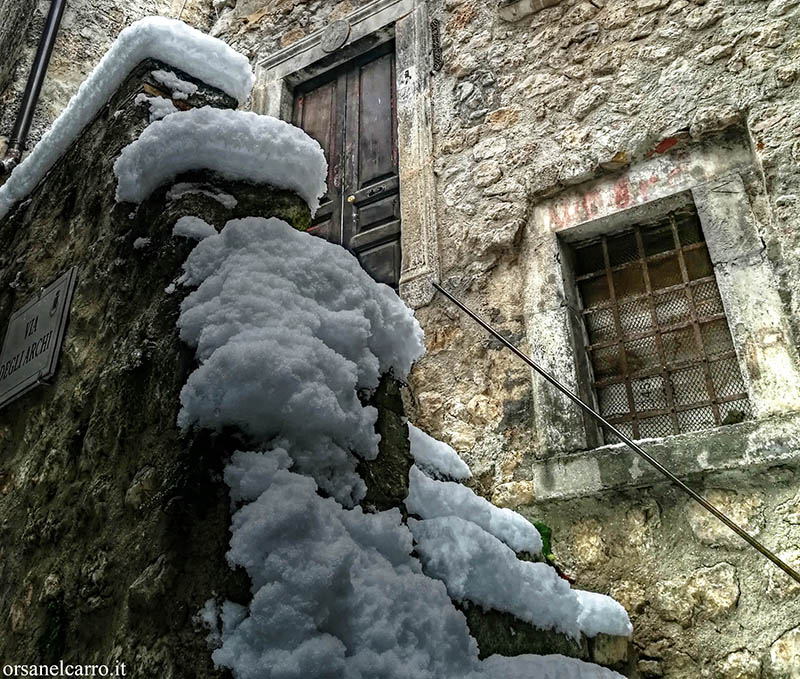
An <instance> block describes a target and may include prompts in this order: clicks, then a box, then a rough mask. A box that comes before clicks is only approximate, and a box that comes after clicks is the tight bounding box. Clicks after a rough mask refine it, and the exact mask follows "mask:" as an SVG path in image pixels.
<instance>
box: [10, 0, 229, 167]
mask: <svg viewBox="0 0 800 679" xmlns="http://www.w3.org/2000/svg"><path fill="white" fill-rule="evenodd" d="M48 9H49V2H45V3H35V2H29V1H26V2H17V0H3V2H2V3H0V16H2V17H3V23H2V26H0V152H2V151H3V150H4V149H5V144H6V142H7V141H8V135H9V134H10V132H11V127H12V125H13V124H14V119H15V117H16V115H17V111H18V110H19V102H20V98H21V97H22V92H23V90H24V89H25V82H26V81H27V78H28V73H29V71H30V67H31V63H32V62H33V56H34V54H35V53H36V46H37V45H38V44H39V37H40V36H41V33H42V28H43V26H44V20H45V17H46V16H47V11H48ZM150 15H162V16H169V17H178V16H179V15H180V17H181V19H182V20H184V21H186V22H187V23H189V24H191V25H193V26H195V27H196V28H199V29H201V30H208V27H209V26H210V24H211V20H212V18H213V17H214V16H215V14H214V10H213V7H212V5H211V2H210V0H186V2H184V0H135V1H134V2H123V3H120V2H110V1H109V0H103V1H101V2H86V1H85V0H75V1H72V2H68V3H67V7H66V9H65V11H64V17H63V19H62V22H61V27H60V29H59V33H58V37H57V39H56V43H55V46H54V48H53V54H52V56H51V58H50V66H49V68H48V71H47V78H46V79H45V82H44V85H43V87H42V94H41V97H40V99H39V102H38V105H37V108H36V114H35V116H34V121H33V126H32V128H31V133H30V136H29V137H28V148H31V147H32V146H33V144H35V143H36V141H37V140H38V139H39V137H41V136H42V133H43V132H44V131H45V130H46V129H47V128H48V127H49V125H50V124H51V123H52V122H53V121H54V120H55V119H56V117H57V116H58V114H59V113H60V112H61V110H62V109H63V108H64V106H66V104H67V102H69V100H70V98H71V97H72V95H73V94H75V92H76V91H77V90H78V87H79V86H80V84H81V83H82V82H83V81H84V80H85V79H86V76H87V75H88V74H89V73H90V72H91V70H92V69H93V68H94V67H95V66H96V65H97V62H98V61H100V57H102V56H103V54H104V53H105V52H106V51H107V50H108V48H109V46H110V45H111V43H112V41H113V40H114V38H116V37H117V35H118V34H119V32H120V31H121V30H122V29H123V28H125V27H126V26H129V25H130V24H132V23H133V22H134V21H136V20H138V19H141V18H142V17H145V16H150Z"/></svg>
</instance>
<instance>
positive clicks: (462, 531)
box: [408, 516, 633, 639]
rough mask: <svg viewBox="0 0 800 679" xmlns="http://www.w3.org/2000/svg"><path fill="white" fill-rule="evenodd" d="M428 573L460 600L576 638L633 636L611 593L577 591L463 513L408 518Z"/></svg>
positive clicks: (554, 573)
mask: <svg viewBox="0 0 800 679" xmlns="http://www.w3.org/2000/svg"><path fill="white" fill-rule="evenodd" d="M408 525H409V528H410V529H411V532H412V533H413V534H414V540H415V541H416V543H417V552H418V553H419V555H420V559H421V560H422V563H423V566H424V568H425V572H426V573H427V574H428V575H430V576H432V577H435V578H438V579H440V580H442V581H443V582H444V583H445V584H446V585H447V591H448V592H449V594H450V596H452V597H453V598H454V599H456V600H457V601H471V602H472V603H475V604H478V605H480V606H483V607H484V608H492V609H494V610H498V611H505V612H506V613H511V614H512V615H514V616H516V617H517V618H519V619H520V620H524V621H526V622H529V623H531V624H532V625H534V626H536V627H539V628H542V629H555V630H557V631H559V632H562V633H563V634H566V635H568V636H571V637H573V638H575V639H577V638H578V637H579V635H580V634H581V633H583V634H585V635H586V636H587V637H594V636H596V635H597V634H599V633H601V632H602V633H604V634H611V635H619V636H629V635H630V634H631V632H632V631H633V628H632V626H631V623H630V619H629V618H628V614H627V613H626V612H625V609H624V608H622V606H620V605H619V604H618V603H617V602H616V601H614V600H613V599H612V598H611V597H608V596H605V595H602V594H595V593H593V592H583V591H580V590H573V589H571V588H570V586H569V583H568V582H567V581H566V580H564V579H563V578H561V577H559V576H558V574H557V573H556V571H555V569H553V568H551V567H550V566H549V565H547V564H545V563H533V562H530V561H520V560H519V559H517V557H516V555H515V554H514V552H513V550H512V549H511V548H510V547H509V546H508V545H506V544H505V543H504V542H502V541H501V540H499V539H498V538H497V537H495V536H494V535H491V534H490V533H488V532H487V531H485V530H483V529H482V528H481V527H480V526H479V525H477V524H476V523H473V522H471V521H469V520H466V519H463V518H460V517H458V516H440V517H438V518H431V519H426V520H423V521H417V520H415V519H409V521H408Z"/></svg>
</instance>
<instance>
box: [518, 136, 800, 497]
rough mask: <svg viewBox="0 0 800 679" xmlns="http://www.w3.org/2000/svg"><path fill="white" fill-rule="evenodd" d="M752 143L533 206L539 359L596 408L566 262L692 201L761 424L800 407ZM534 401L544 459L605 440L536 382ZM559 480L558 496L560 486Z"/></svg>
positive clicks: (533, 335) (531, 248)
mask: <svg viewBox="0 0 800 679" xmlns="http://www.w3.org/2000/svg"><path fill="white" fill-rule="evenodd" d="M741 141H742V140H741V138H740V139H739V143H737V142H736V140H734V141H733V142H731V141H730V139H729V140H728V141H727V142H726V143H725V144H724V145H723V146H722V147H721V148H717V147H715V146H714V144H705V145H696V146H694V147H690V148H688V149H687V150H685V151H684V152H682V153H677V154H675V155H674V156H672V157H670V156H661V157H657V158H653V159H650V160H648V161H644V162H643V163H640V164H638V165H636V166H633V167H632V168H631V169H629V170H628V171H627V172H625V173H623V174H622V175H621V176H619V175H618V176H616V177H610V178H601V179H598V180H595V181H593V182H589V183H587V184H585V185H582V186H579V187H576V188H573V189H568V190H566V191H564V192H563V193H562V194H561V195H559V196H557V197H555V198H553V199H551V200H547V201H543V202H542V203H540V204H538V205H537V206H536V207H535V208H534V211H533V217H532V223H531V228H530V229H529V230H528V234H527V235H526V241H525V243H523V252H524V256H525V261H526V263H527V264H526V266H527V271H526V283H525V321H526V329H527V333H528V337H529V338H530V343H531V353H532V355H533V357H534V358H536V359H538V360H539V361H540V362H541V363H542V364H543V365H544V366H545V367H547V368H548V369H549V370H551V372H553V374H554V375H555V376H556V377H557V378H559V379H560V380H562V381H563V382H564V383H565V384H566V385H567V386H569V387H570V388H572V389H573V390H575V391H577V392H578V393H579V394H580V395H581V396H582V397H583V398H584V399H585V400H587V401H588V402H589V403H593V401H594V394H593V393H592V392H591V389H590V387H589V386H588V385H589V373H588V358H587V357H586V352H585V350H584V348H583V336H582V328H581V327H580V326H579V325H578V322H579V319H578V318H577V315H576V314H574V312H572V311H571V305H572V308H574V301H573V299H572V298H571V296H572V294H573V293H572V290H573V289H574V281H572V279H571V275H570V271H569V267H568V266H565V263H566V262H567V261H568V258H567V253H566V252H565V248H566V247H569V243H570V242H575V241H580V240H585V239H587V238H590V237H592V236H596V235H599V234H601V233H605V234H610V233H614V232H616V231H620V230H623V229H625V228H626V227H629V226H631V225H632V224H634V223H636V222H638V221H642V220H645V219H648V218H652V217H654V216H658V215H666V214H667V213H668V212H670V211H671V210H672V209H675V208H676V207H678V206H679V205H682V204H683V205H685V204H686V203H687V201H691V202H693V203H694V205H695V207H696V209H697V213H698V216H699V218H700V223H701V226H702V229H703V233H704V236H705V238H706V243H707V246H708V251H709V254H710V256H711V260H712V263H713V265H714V273H715V276H716V278H717V284H718V286H719V290H720V295H721V297H722V301H723V306H724V308H725V313H726V316H727V319H728V324H729V327H730V329H731V335H732V338H733V341H734V347H735V349H736V354H737V358H738V360H739V365H740V368H741V371H742V377H743V379H744V381H745V384H746V387H747V393H748V395H749V398H750V402H751V406H752V409H753V420H754V421H755V423H756V424H757V423H758V422H759V421H763V420H764V419H765V418H769V417H772V416H779V415H786V414H787V413H793V412H797V411H799V410H800V388H799V387H798V385H800V361H799V360H798V356H797V351H796V349H795V347H794V345H793V343H792V341H791V331H790V327H789V323H788V319H787V314H786V311H785V309H784V306H783V304H782V302H781V299H780V297H779V294H778V290H777V284H776V278H775V275H774V272H773V270H772V266H771V264H770V262H769V260H768V258H767V256H766V248H765V245H764V242H763V241H762V238H761V235H760V233H759V224H758V220H757V219H756V217H755V215H754V213H753V210H752V205H751V202H750V197H749V195H748V191H747V187H746V185H745V180H744V178H745V177H746V176H750V175H752V173H753V171H754V169H755V167H754V165H755V164H754V159H753V155H752V152H751V151H750V149H749V146H746V144H744V143H741ZM620 203H621V204H622V205H620ZM533 401H534V424H535V429H536V443H535V446H536V449H535V450H534V454H535V457H536V458H538V459H539V460H542V459H546V458H558V457H561V458H562V463H563V458H564V456H565V455H566V456H569V455H575V454H577V453H580V452H581V451H587V450H589V451H592V450H593V449H598V446H601V445H602V438H601V436H600V432H599V430H598V428H597V426H596V424H595V423H594V422H593V421H592V420H590V419H589V418H588V417H586V416H585V415H583V414H582V413H581V412H580V411H579V410H578V409H577V408H575V407H574V406H573V405H572V404H571V403H570V402H569V401H568V400H567V399H566V398H565V397H562V396H561V395H560V394H558V393H556V392H554V390H553V389H552V388H551V387H550V386H549V385H547V384H545V383H544V382H543V381H542V380H539V379H537V378H536V376H534V379H533ZM737 426H741V425H727V426H726V427H717V428H712V429H709V430H705V431H701V432H695V433H694V434H677V435H673V436H670V437H665V439H664V441H666V442H669V441H671V440H672V439H681V438H682V437H683V438H685V437H687V436H691V437H694V439H695V440H702V439H703V437H704V436H706V437H707V438H708V439H709V440H711V439H713V438H714V436H715V435H716V434H717V433H718V432H719V430H720V429H726V428H730V427H737ZM698 435H699V439H698ZM608 447H609V446H606V448H608ZM599 450H603V449H602V448H600V449H599ZM589 454H591V453H589ZM731 454H732V455H735V454H736V451H731ZM742 454H744V453H742ZM545 466H547V465H545ZM540 471H541V470H540ZM550 472H552V469H550ZM550 472H548V473H550ZM595 481H597V479H595ZM551 482H552V483H551ZM565 482H566V481H565ZM548 483H549V484H550V487H551V490H552V492H553V493H554V496H558V494H559V491H558V488H557V487H556V486H558V483H556V482H554V481H553V479H550V481H549V482H548ZM553 483H555V486H553ZM600 485H601V486H602V484H600ZM538 494H539V493H538V491H537V495H538Z"/></svg>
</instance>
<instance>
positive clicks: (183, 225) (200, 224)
mask: <svg viewBox="0 0 800 679" xmlns="http://www.w3.org/2000/svg"><path fill="white" fill-rule="evenodd" d="M216 233H217V230H216V229H215V228H214V227H213V226H211V224H209V223H208V222H207V221H205V220H203V219H200V217H194V216H192V215H186V216H185V217H181V218H180V219H179V220H178V221H177V222H175V226H174V227H173V228H172V235H173V236H184V237H185V238H193V239H194V240H203V238H208V236H214V235H216Z"/></svg>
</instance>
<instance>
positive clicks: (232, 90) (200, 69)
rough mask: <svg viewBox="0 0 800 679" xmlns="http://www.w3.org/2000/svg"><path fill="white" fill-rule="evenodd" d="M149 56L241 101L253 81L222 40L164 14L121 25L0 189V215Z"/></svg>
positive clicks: (245, 64)
mask: <svg viewBox="0 0 800 679" xmlns="http://www.w3.org/2000/svg"><path fill="white" fill-rule="evenodd" d="M148 58H153V59H158V60H159V61H163V62H165V63H167V64H169V65H170V66H174V67H175V68H178V69H180V70H182V71H184V72H186V73H188V74H190V75H192V76H194V77H195V78H197V79H198V80H202V81H203V82H204V83H207V84H208V85H211V86H212V87H217V88H219V89H220V90H222V91H223V92H225V93H226V94H229V95H230V96H232V97H234V98H235V99H236V100H237V101H238V102H239V103H240V104H241V103H244V102H245V101H246V100H247V98H248V97H249V96H250V91H251V90H252V88H253V83H254V82H255V76H254V75H253V70H252V69H251V67H250V62H249V61H248V60H247V58H246V57H245V56H244V55H242V54H239V53H238V52H236V51H234V50H233V49H231V48H230V47H228V45H226V44H225V43H224V42H222V41H221V40H218V39H216V38H212V37H211V36H209V35H206V34H205V33H201V32H200V31H198V30H196V29H194V28H191V27H189V26H187V25H186V24H184V23H183V22H181V21H176V20H175V19H167V18H165V17H148V18H145V19H141V20H140V21H137V22H136V23H134V24H131V25H130V26H128V28H126V29H124V30H123V31H122V32H121V33H120V34H119V36H118V37H117V39H116V40H115V41H114V43H113V44H112V45H111V48H110V49H109V50H108V52H106V54H105V55H104V56H103V58H102V59H101V60H100V63H98V64H97V66H96V67H95V68H94V70H93V71H92V72H91V74H90V75H89V77H88V78H87V79H86V80H85V81H84V82H83V84H82V85H81V86H80V88H79V89H78V92H77V93H76V94H75V96H74V97H72V99H71V100H70V102H69V104H68V105H67V107H66V108H65V109H64V111H62V113H61V115H59V117H58V118H57V119H56V120H55V122H54V123H53V125H52V126H51V127H50V129H49V130H48V131H47V132H46V133H45V134H44V136H43V137H42V138H41V140H40V141H39V143H38V144H37V145H36V146H35V147H34V149H33V150H32V151H31V153H30V155H29V156H28V157H27V158H25V160H24V161H23V162H22V163H20V164H19V165H18V166H17V167H16V168H15V169H14V172H12V174H11V176H10V177H9V179H8V181H7V182H6V183H5V184H4V185H3V186H2V187H0V219H2V218H3V217H5V215H6V214H7V213H8V211H9V210H10V209H11V207H12V206H13V205H14V204H15V203H17V202H18V201H20V200H22V199H23V198H25V197H26V196H27V195H28V193H30V192H31V191H32V190H33V189H34V188H35V187H36V185H37V184H38V183H39V182H40V181H41V180H42V179H43V178H44V176H45V175H46V174H47V172H48V171H49V170H50V168H51V167H53V165H54V164H55V163H56V161H57V160H58V159H59V158H60V157H61V156H62V155H63V154H64V153H65V152H66V151H67V149H68V148H69V147H70V146H71V145H72V143H73V142H74V141H75V140H76V139H77V138H78V136H79V135H80V133H81V132H82V131H83V128H84V127H86V125H88V124H89V123H90V122H91V121H92V119H94V117H95V116H96V115H97V114H98V112H99V111H100V109H101V108H102V107H103V106H105V104H106V103H107V102H108V100H109V99H110V98H111V96H112V95H113V94H114V92H115V91H116V90H117V88H118V87H119V86H120V85H121V84H122V81H123V80H125V78H126V77H127V75H128V73H130V72H131V70H132V69H133V68H134V67H135V66H136V65H137V64H139V63H140V62H142V61H144V60H145V59H148Z"/></svg>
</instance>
